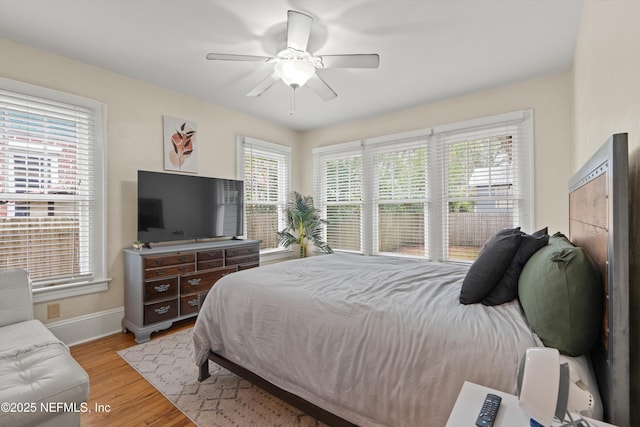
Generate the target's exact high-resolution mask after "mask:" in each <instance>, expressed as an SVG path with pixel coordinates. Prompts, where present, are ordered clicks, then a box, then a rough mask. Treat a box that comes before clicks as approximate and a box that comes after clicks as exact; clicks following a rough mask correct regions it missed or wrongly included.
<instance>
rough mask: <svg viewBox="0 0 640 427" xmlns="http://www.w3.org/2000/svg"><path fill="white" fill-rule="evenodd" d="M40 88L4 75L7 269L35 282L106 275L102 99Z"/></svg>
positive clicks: (0, 138)
mask: <svg viewBox="0 0 640 427" xmlns="http://www.w3.org/2000/svg"><path fill="white" fill-rule="evenodd" d="M21 88H24V89H25V91H24V92H19V91H17V90H16V89H21ZM33 91H36V89H35V88H34V87H32V86H28V85H22V84H20V83H18V82H11V81H7V80H0V268H2V269H8V268H23V269H26V270H27V271H28V273H29V276H30V278H31V279H32V280H33V284H34V289H38V288H42V287H45V286H46V287H50V286H55V285H69V284H78V283H89V282H92V281H97V280H103V279H104V276H105V267H104V256H103V253H104V251H103V245H104V241H103V240H104V233H103V229H104V217H103V210H104V200H103V197H104V194H103V191H102V188H103V187H102V186H103V175H102V174H103V167H102V165H101V162H102V158H101V153H102V144H103V141H102V129H103V128H102V119H103V110H102V106H101V104H99V103H95V102H93V101H90V100H86V99H82V98H76V97H71V96H68V95H64V94H60V93H57V92H53V91H46V90H45V89H42V88H37V91H38V92H43V93H45V94H46V95H49V96H47V97H41V96H34V95H32V94H30V93H29V92H33ZM61 98H63V99H64V100H63V101H60V100H59V99H61ZM74 101H77V102H74Z"/></svg>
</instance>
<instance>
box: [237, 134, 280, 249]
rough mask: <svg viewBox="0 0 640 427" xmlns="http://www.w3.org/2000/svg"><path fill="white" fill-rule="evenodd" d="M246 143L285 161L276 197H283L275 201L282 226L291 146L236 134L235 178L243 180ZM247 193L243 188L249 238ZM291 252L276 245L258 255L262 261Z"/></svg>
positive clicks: (245, 224) (245, 231) (245, 223)
mask: <svg viewBox="0 0 640 427" xmlns="http://www.w3.org/2000/svg"><path fill="white" fill-rule="evenodd" d="M247 144H249V145H251V146H254V147H256V148H258V149H260V150H261V151H264V152H266V153H268V154H270V155H273V156H274V157H280V158H281V159H282V161H284V162H285V166H284V171H281V172H284V173H285V174H286V176H284V177H279V180H280V179H282V180H283V181H284V182H283V184H284V187H285V188H284V189H279V193H280V194H279V195H278V197H279V198H280V197H281V196H282V197H283V199H282V200H279V201H278V202H275V203H276V205H282V211H280V212H279V213H278V223H279V224H280V226H281V227H282V228H284V221H285V218H284V209H285V208H286V204H287V202H288V200H289V195H290V194H291V151H292V150H291V147H288V146H286V145H282V144H276V143H273V142H267V141H263V140H260V139H257V138H253V137H249V136H244V135H237V136H236V159H237V168H236V171H237V173H236V175H237V179H239V180H242V181H243V182H244V181H245V180H246V178H245V156H246V148H247ZM248 194H249V192H248V191H247V189H246V188H245V191H244V197H245V200H244V205H245V212H244V215H245V220H244V227H245V229H244V233H245V237H247V238H251V237H249V236H247V226H248V222H247V220H246V214H247V206H248V205H249V204H252V203H249V202H248V201H247V195H248ZM291 254H292V248H291V247H289V248H283V247H277V248H267V249H260V257H261V259H262V260H263V261H270V260H277V259H281V258H288V257H290V256H291Z"/></svg>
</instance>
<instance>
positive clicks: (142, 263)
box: [122, 240, 260, 343]
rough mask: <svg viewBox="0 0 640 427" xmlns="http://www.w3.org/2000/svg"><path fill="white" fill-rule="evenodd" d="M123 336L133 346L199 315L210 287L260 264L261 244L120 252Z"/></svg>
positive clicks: (246, 242)
mask: <svg viewBox="0 0 640 427" xmlns="http://www.w3.org/2000/svg"><path fill="white" fill-rule="evenodd" d="M124 257H125V258H124V261H125V262H124V268H125V295H124V319H123V321H122V332H124V333H126V332H127V331H131V332H133V333H134V334H135V340H136V342H137V343H142V342H146V341H149V339H150V336H151V334H152V333H153V332H157V331H161V330H163V329H167V328H169V327H171V325H173V323H174V322H177V321H178V320H183V319H187V318H189V317H194V316H197V315H198V312H199V311H200V307H201V305H202V303H203V302H204V299H205V297H206V296H207V293H208V292H209V290H210V289H211V287H212V286H213V285H214V284H215V283H216V282H217V281H218V280H219V279H220V278H222V277H224V276H226V275H227V274H230V273H234V272H236V271H239V270H245V269H248V268H254V267H258V266H259V265H260V241H259V240H224V241H210V242H196V243H187V244H178V245H167V246H158V247H155V248H147V247H145V248H143V249H124Z"/></svg>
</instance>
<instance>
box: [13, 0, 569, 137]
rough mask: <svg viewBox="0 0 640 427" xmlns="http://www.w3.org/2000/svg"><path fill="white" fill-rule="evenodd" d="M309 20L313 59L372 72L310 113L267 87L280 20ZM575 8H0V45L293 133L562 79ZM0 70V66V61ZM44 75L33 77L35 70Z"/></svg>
mask: <svg viewBox="0 0 640 427" xmlns="http://www.w3.org/2000/svg"><path fill="white" fill-rule="evenodd" d="M289 9H293V10H297V11H300V12H304V13H307V14H309V15H311V16H313V18H314V22H313V27H312V32H311V39H310V42H309V50H310V51H311V52H312V53H313V54H316V55H322V54H345V53H378V54H379V55H380V67H379V68H378V69H321V70H319V71H318V74H319V75H320V76H321V77H322V78H323V79H324V80H325V81H326V82H327V83H328V84H329V85H330V86H331V87H332V88H333V89H334V90H335V92H336V93H337V94H338V97H337V98H336V99H333V100H331V101H327V102H324V101H322V100H320V98H318V97H317V96H316V94H315V93H313V92H311V91H310V90H309V89H308V88H305V87H302V88H300V89H299V90H298V91H297V93H296V111H295V113H294V114H293V115H290V114H289V109H290V91H291V89H289V88H287V87H286V86H285V85H284V83H282V82H278V83H276V84H275V85H274V86H273V87H271V88H270V89H269V90H268V91H267V92H265V93H264V94H263V95H262V96H260V97H257V98H251V97H246V96H245V94H246V93H247V92H249V91H250V90H251V89H253V88H254V87H255V86H256V85H257V84H258V83H259V82H260V81H262V80H263V79H265V78H266V77H267V76H268V75H269V74H271V72H272V67H273V66H272V65H270V64H265V63H252V62H221V61H207V60H206V59H205V55H206V54H207V53H208V52H217V53H233V54H247V55H265V56H274V55H275V54H276V50H277V45H278V44H279V43H280V42H282V41H283V40H284V39H285V37H286V34H285V31H286V20H287V10H289ZM581 11H582V0H393V1H392V0H350V1H345V0H342V1H340V0H84V1H78V0H0V37H2V38H6V39H10V40H14V41H16V42H19V43H23V44H26V45H31V46H34V47H37V48H41V49H44V50H47V51H51V52H54V53H57V54H60V55H63V56H66V57H68V58H72V59H75V60H78V61H81V62H85V63H88V64H93V65H95V66H98V67H101V68H105V69H108V70H112V71H115V72H117V73H121V74H124V75H128V76H131V77H134V78H137V79H140V80H145V81H148V82H151V83H154V84H157V85H159V86H163V87H166V88H169V89H172V90H175V91H178V92H182V93H185V94H187V95H190V96H193V97H196V98H201V99H204V100H206V101H210V102H212V103H215V104H218V105H222V106H226V107H229V108H232V109H235V110H239V111H242V112H245V113H248V114H251V115H254V116H258V117H262V118H264V119H267V120H270V121H272V122H275V123H278V124H281V125H283V126H286V127H289V128H291V129H296V130H309V129H315V128H320V127H325V126H329V125H332V124H336V123H340V122H345V121H349V120H353V119H358V118H364V117H371V116H375V115H378V114H382V113H386V112H390V111H396V110H401V109H404V108H407V107H411V106H415V105H421V104H426V103H431V102H434V101H438V100H442V99H447V98H451V97H455V96H459V95H462V94H465V93H470V92H475V91H479V90H483V89H487V88H492V87H496V86H501V85H504V84H508V83H511V82H517V81H522V80H526V79H530V78H534V77H536V76H540V75H544V74H550V73H557V72H562V71H567V70H570V69H571V64H572V59H573V51H574V48H575V42H576V37H577V32H578V26H579V22H580V15H581ZM0 60H1V58H0ZM43 72H44V71H43Z"/></svg>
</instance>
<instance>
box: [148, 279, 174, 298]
mask: <svg viewBox="0 0 640 427" xmlns="http://www.w3.org/2000/svg"><path fill="white" fill-rule="evenodd" d="M176 295H178V276H174V277H171V278H169V279H160V280H153V281H146V282H144V302H148V301H153V300H157V299H167V298H169V297H172V296H176Z"/></svg>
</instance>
